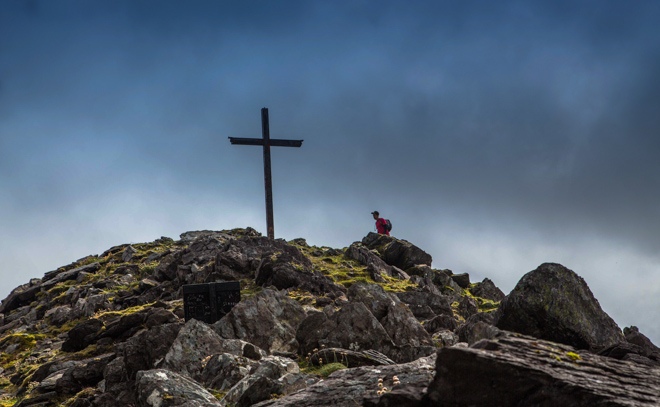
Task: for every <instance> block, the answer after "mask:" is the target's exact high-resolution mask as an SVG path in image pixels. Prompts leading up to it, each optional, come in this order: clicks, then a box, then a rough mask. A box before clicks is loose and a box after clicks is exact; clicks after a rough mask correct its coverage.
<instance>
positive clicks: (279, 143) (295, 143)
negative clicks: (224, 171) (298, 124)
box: [229, 137, 303, 147]
mask: <svg viewBox="0 0 660 407" xmlns="http://www.w3.org/2000/svg"><path fill="white" fill-rule="evenodd" d="M229 142H230V143H231V144H235V145H245V146H263V145H264V139H263V138H244V137H229ZM302 143H303V140H283V139H276V138H272V139H269V144H270V146H271V147H300V146H302Z"/></svg>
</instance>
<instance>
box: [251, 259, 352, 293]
mask: <svg viewBox="0 0 660 407" xmlns="http://www.w3.org/2000/svg"><path fill="white" fill-rule="evenodd" d="M305 260H307V262H306V264H305V265H301V264H299V263H297V262H296V260H295V257H294V256H292V255H291V254H289V253H281V254H273V255H272V256H267V257H264V259H263V260H262V262H261V264H260V265H259V268H258V269H257V271H256V273H255V274H256V275H255V279H254V280H255V283H257V285H260V286H264V287H267V286H273V287H275V288H277V289H279V290H286V289H288V288H298V289H301V290H305V291H309V292H311V293H313V294H317V295H319V294H324V293H341V292H343V291H344V289H343V288H342V287H340V286H338V285H337V284H335V283H334V282H333V281H332V280H331V279H329V278H328V277H326V276H324V275H323V274H322V273H320V272H319V271H315V270H312V265H311V263H310V262H309V260H308V259H307V258H305Z"/></svg>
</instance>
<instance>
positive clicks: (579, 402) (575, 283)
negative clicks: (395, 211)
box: [0, 228, 660, 407]
mask: <svg viewBox="0 0 660 407" xmlns="http://www.w3.org/2000/svg"><path fill="white" fill-rule="evenodd" d="M431 264H432V258H431V256H430V255H429V254H428V253H426V252H425V251H424V250H422V249H420V248H419V247H417V246H415V245H413V244H411V243H410V242H407V241H405V240H401V239H397V238H395V237H389V236H383V235H377V234H373V233H370V234H369V235H367V236H365V237H364V238H363V239H362V241H358V242H355V243H353V244H351V245H350V246H349V247H347V248H343V249H334V248H329V247H314V246H310V245H308V244H307V243H306V241H305V240H304V239H294V240H292V241H289V242H287V241H284V240H280V239H277V240H271V239H268V238H266V237H263V236H261V235H260V234H259V233H257V232H256V231H255V230H254V229H251V228H247V229H234V230H228V231H217V232H216V231H197V232H187V233H183V234H182V235H181V236H180V239H179V240H173V239H170V238H160V239H158V240H156V241H154V242H151V243H140V244H125V245H120V246H116V247H112V248H110V249H108V250H107V251H105V252H104V253H101V254H100V255H92V256H88V257H85V258H83V259H80V260H77V261H75V262H73V263H71V264H69V265H66V266H63V267H60V268H58V269H56V270H53V271H49V272H47V273H45V274H44V276H43V277H42V278H40V279H32V280H30V281H29V282H28V283H26V284H24V285H22V286H20V287H17V288H16V289H14V290H13V291H12V292H11V293H10V294H9V296H8V297H7V298H5V299H4V300H3V301H2V303H1V305H0V351H1V354H0V406H22V407H24V406H44V407H46V406H70V407H88V406H95V407H117V406H153V407H174V406H182V407H183V406H187V407H193V406H240V407H243V406H261V407H266V406H270V407H280V406H319V407H320V406H334V407H342V406H399V407H407V406H409V407H426V406H548V407H549V406H658V405H660V349H658V348H657V347H656V346H655V345H654V344H653V343H651V341H650V340H649V339H648V338H647V337H646V336H645V335H644V334H643V333H641V332H639V330H638V329H637V328H636V327H634V326H632V327H626V328H625V329H623V330H621V329H620V328H619V327H618V326H617V324H616V323H615V322H614V321H613V320H612V318H610V317H609V316H608V315H607V314H606V313H605V312H604V311H603V310H602V309H601V307H600V305H599V303H598V301H597V300H596V298H594V296H593V294H592V293H591V291H590V290H589V287H588V285H587V282H585V281H584V280H583V279H582V278H580V277H579V276H578V275H577V274H576V273H574V272H573V271H571V270H570V269H568V268H566V267H564V266H562V265H560V264H553V263H546V264H542V265H540V266H539V267H538V268H537V269H536V270H533V271H531V272H529V273H527V274H525V275H524V276H523V277H522V278H521V280H520V282H519V283H518V285H517V286H516V287H515V288H514V289H513V290H512V291H511V293H509V294H508V295H505V294H504V293H503V292H502V291H501V290H500V289H499V288H497V286H496V285H495V284H494V282H493V281H491V280H489V279H485V280H483V281H480V282H472V281H471V280H470V276H469V275H468V274H466V273H453V272H452V271H450V270H439V269H434V268H432V266H431ZM228 282H233V283H228ZM236 282H238V283H239V284H240V285H237V284H236ZM223 283H224V285H223ZM228 286H232V287H237V288H236V292H235V293H233V295H235V296H234V297H232V298H234V300H232V301H228V300H227V301H225V302H218V301H220V300H217V299H216V297H214V295H216V294H209V295H207V294H205V291H204V290H207V289H208V290H211V291H209V292H211V293H216V291H215V290H222V289H223V288H222V287H228ZM193 289H194V290H197V291H191V290H193ZM199 290H202V291H199ZM200 292H201V293H202V294H199V293H200ZM191 293H193V294H194V295H193V294H191ZM195 293H197V294H195ZM221 294H222V293H221ZM223 295H224V294H223ZM217 298H220V297H217ZM222 298H224V297H222ZM227 298H229V297H227ZM216 311H218V314H217V317H214V318H211V319H206V316H208V315H211V316H214V315H216V314H215V312H216ZM200 315H204V316H205V317H204V318H202V317H200Z"/></svg>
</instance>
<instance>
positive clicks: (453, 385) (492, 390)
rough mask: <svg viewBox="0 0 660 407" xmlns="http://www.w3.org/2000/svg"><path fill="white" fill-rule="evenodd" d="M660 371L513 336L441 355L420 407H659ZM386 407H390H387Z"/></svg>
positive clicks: (448, 351) (483, 342) (571, 348)
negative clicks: (445, 406) (438, 406)
mask: <svg viewBox="0 0 660 407" xmlns="http://www.w3.org/2000/svg"><path fill="white" fill-rule="evenodd" d="M658 389H660V369H649V368H647V367H646V366H643V365H639V364H635V363H625V362H620V361H617V360H614V359H611V358H605V357H600V356H597V355H594V354H592V353H589V352H585V351H580V350H577V349H575V348H573V347H571V346H567V345H561V344H558V343H554V342H549V341H544V340H539V339H537V338H532V337H526V336H521V335H512V334H507V335H504V336H502V337H500V338H498V339H494V340H483V341H480V342H477V343H476V344H475V345H473V346H472V347H470V348H460V347H453V348H445V349H441V350H440V351H439V352H438V358H437V362H436V376H435V378H434V380H433V382H432V383H431V384H430V385H429V387H428V392H427V396H426V398H425V400H424V402H423V403H421V404H419V406H435V405H451V406H468V405H469V406H475V407H479V406H483V407H486V406H494V405H497V406H548V407H551V406H576V407H579V406H584V407H587V406H632V405H634V406H649V407H650V406H657V405H658V404H660V393H659V392H658ZM383 405H384V404H383Z"/></svg>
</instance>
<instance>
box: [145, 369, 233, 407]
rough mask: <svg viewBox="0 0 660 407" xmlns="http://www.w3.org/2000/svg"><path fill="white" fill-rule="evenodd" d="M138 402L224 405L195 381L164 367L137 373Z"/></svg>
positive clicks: (158, 406) (165, 406)
mask: <svg viewBox="0 0 660 407" xmlns="http://www.w3.org/2000/svg"><path fill="white" fill-rule="evenodd" d="M135 382H136V392H137V402H138V404H139V405H140V406H153V407H179V406H180V407H184V406H185V407H210V406H218V407H221V406H223V405H222V404H221V403H220V401H219V400H218V399H216V398H215V397H214V396H213V395H212V394H211V393H209V392H208V391H207V390H206V389H204V388H203V387H202V386H200V385H199V384H198V383H196V382H195V381H193V380H191V379H189V378H187V377H185V376H182V375H179V374H177V373H174V372H171V371H169V370H164V369H154V370H144V371H141V372H138V373H137V376H136V379H135Z"/></svg>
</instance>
